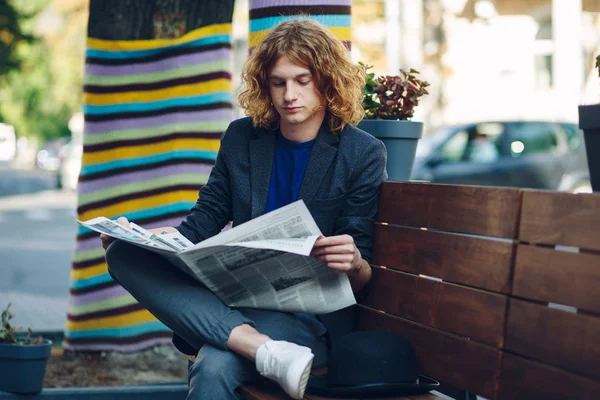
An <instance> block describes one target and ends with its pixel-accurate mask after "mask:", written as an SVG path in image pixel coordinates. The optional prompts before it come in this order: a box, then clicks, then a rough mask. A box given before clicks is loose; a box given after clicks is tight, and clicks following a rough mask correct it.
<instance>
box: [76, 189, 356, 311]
mask: <svg viewBox="0 0 600 400" xmlns="http://www.w3.org/2000/svg"><path fill="white" fill-rule="evenodd" d="M78 222H79V223H81V224H82V225H84V226H86V227H88V228H90V229H93V230H95V231H97V232H103V233H106V234H107V235H110V236H112V237H115V238H117V239H121V240H125V241H128V242H130V243H132V244H135V245H138V246H141V247H144V248H146V249H148V250H151V251H153V252H156V253H158V254H160V255H161V256H163V257H164V258H166V259H167V260H168V261H169V262H171V263H172V264H173V265H175V266H177V267H178V268H180V269H181V270H183V271H184V272H185V273H186V274H188V275H190V276H192V277H194V278H195V279H197V280H199V281H200V282H201V283H202V284H204V285H205V286H206V287H207V288H208V289H210V290H211V291H212V292H213V293H215V295H216V296H217V297H219V298H220V299H221V301H223V302H224V303H225V304H227V305H228V306H230V307H249V308H260V309H269V310H279V311H290V312H305V313H310V314H325V313H329V312H333V311H336V310H339V309H342V308H345V307H348V306H350V305H353V304H355V303H356V300H355V298H354V294H353V292H352V288H351V287H350V282H349V280H348V277H347V275H346V274H343V273H340V272H337V271H335V270H332V269H330V268H329V267H327V265H325V264H324V263H323V262H321V261H320V260H318V259H316V258H314V257H310V256H309V254H310V252H311V250H312V247H313V245H314V243H315V241H316V240H317V238H318V237H319V236H320V235H321V231H320V230H319V228H318V226H317V224H316V223H315V221H314V219H313V218H312V215H311V214H310V212H309V211H308V209H307V208H306V205H305V204H304V202H303V201H302V200H298V201H296V202H294V203H291V204H289V205H287V206H285V207H282V208H280V209H277V210H274V211H272V212H270V213H268V214H265V215H262V216H260V217H258V218H255V219H253V220H251V221H248V222H246V223H244V224H241V225H239V226H237V227H235V228H232V229H229V230H227V231H223V232H221V233H220V234H219V235H216V236H214V237H211V238H209V239H206V240H204V241H202V242H200V243H198V244H196V245H193V244H192V243H191V242H189V241H188V240H187V239H186V238H185V237H184V236H183V235H181V234H180V233H179V232H176V233H170V234H160V235H156V234H154V233H152V232H149V231H147V230H145V229H144V228H142V227H140V226H138V225H136V224H134V223H130V229H127V228H124V227H122V226H121V225H120V224H118V223H116V222H115V221H112V220H109V219H107V218H104V217H99V218H95V219H92V220H89V221H85V222H82V221H78Z"/></svg>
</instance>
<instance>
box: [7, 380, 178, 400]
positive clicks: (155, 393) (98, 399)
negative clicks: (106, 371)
mask: <svg viewBox="0 0 600 400" xmlns="http://www.w3.org/2000/svg"><path fill="white" fill-rule="evenodd" d="M187 394H188V384H187V382H171V383H161V384H149V385H139V386H117V387H92V388H56V389H44V390H42V391H41V392H40V393H38V394H34V395H24V394H13V393H7V392H0V399H7V400H8V399H12V400H35V399H43V400H75V399H77V400H113V399H117V400H185V398H186V397H187Z"/></svg>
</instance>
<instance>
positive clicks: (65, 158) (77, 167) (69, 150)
mask: <svg viewBox="0 0 600 400" xmlns="http://www.w3.org/2000/svg"><path fill="white" fill-rule="evenodd" d="M82 154H83V146H82V145H81V144H80V143H76V142H73V141H70V142H69V143H67V144H66V145H64V146H63V147H62V148H61V149H60V152H59V154H58V158H59V160H60V167H59V168H58V184H59V186H60V187H61V188H63V189H67V190H75V189H77V183H78V181H79V172H80V171H81V156H82Z"/></svg>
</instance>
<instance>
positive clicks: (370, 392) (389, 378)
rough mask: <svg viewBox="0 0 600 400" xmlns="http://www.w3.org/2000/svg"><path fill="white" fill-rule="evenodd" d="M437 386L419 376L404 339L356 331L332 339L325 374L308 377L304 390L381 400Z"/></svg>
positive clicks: (433, 381)
mask: <svg viewBox="0 0 600 400" xmlns="http://www.w3.org/2000/svg"><path fill="white" fill-rule="evenodd" d="M439 385H440V384H439V382H437V381H435V380H433V379H431V378H428V377H426V376H423V375H419V368H418V366H417V357H416V355H415V350H414V348H413V346H412V344H411V343H410V342H409V341H408V340H407V339H406V338H404V337H402V336H400V335H397V334H395V333H390V332H380V331H360V332H352V333H349V334H347V335H344V336H342V337H338V338H335V339H334V340H333V342H332V343H331V350H330V352H329V361H328V371H327V374H325V375H321V376H315V377H311V378H310V380H309V381H308V386H307V391H308V392H309V393H312V394H316V395H321V396H331V397H358V396H360V397H383V396H403V395H404V396H405V395H411V394H419V393H426V392H429V391H430V390H435V389H437V388H438V387H439Z"/></svg>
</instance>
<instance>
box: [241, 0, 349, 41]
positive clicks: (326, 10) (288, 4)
mask: <svg viewBox="0 0 600 400" xmlns="http://www.w3.org/2000/svg"><path fill="white" fill-rule="evenodd" d="M249 10H250V25H249V29H250V33H249V37H248V47H249V48H250V50H252V48H253V47H254V46H256V45H257V44H258V43H260V42H261V40H263V38H264V37H265V36H266V35H267V33H268V32H269V31H270V30H271V29H273V28H274V27H275V26H277V25H278V24H279V23H281V22H283V21H288V20H290V19H296V18H298V16H299V15H302V16H306V17H308V18H310V19H312V20H315V21H317V22H319V23H321V24H322V25H324V26H326V27H328V28H329V29H330V30H331V32H332V33H333V34H334V35H335V36H336V37H337V38H338V39H340V40H341V41H342V42H344V45H345V46H346V48H347V49H350V45H351V39H352V36H351V32H350V27H351V22H352V21H351V20H352V0H250V3H249Z"/></svg>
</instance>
